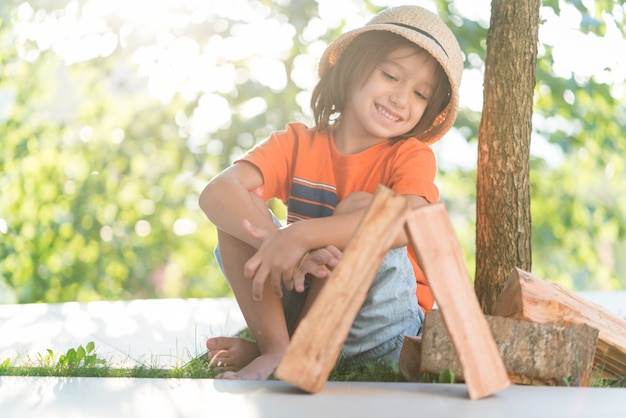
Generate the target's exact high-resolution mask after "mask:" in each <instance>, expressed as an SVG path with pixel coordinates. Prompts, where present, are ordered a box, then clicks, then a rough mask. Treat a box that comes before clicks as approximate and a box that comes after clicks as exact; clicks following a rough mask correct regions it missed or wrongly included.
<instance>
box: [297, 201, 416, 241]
mask: <svg viewBox="0 0 626 418" xmlns="http://www.w3.org/2000/svg"><path fill="white" fill-rule="evenodd" d="M404 197H405V198H406V199H407V200H408V201H409V207H410V208H412V209H415V208H418V207H420V206H424V205H427V204H428V201H427V200H426V199H425V198H423V197H422V196H417V195H404ZM372 199H373V195H371V194H368V197H367V198H366V199H363V200H361V202H360V204H359V207H357V208H354V209H353V210H349V211H347V212H343V213H339V214H335V215H333V216H329V217H325V218H316V219H307V220H304V221H299V222H296V223H294V224H292V225H291V227H295V229H296V230H297V231H293V232H294V234H295V235H297V236H301V237H306V238H307V247H309V248H311V249H313V248H322V247H325V246H327V245H333V246H335V247H337V248H339V249H340V250H342V251H343V250H344V249H345V247H346V245H347V244H348V241H349V240H350V237H351V236H352V234H353V232H354V231H355V230H356V228H357V226H358V224H359V222H360V221H361V218H362V217H363V215H364V214H365V211H366V210H367V208H368V206H369V204H370V202H371V200H372ZM407 244H408V239H407V237H406V234H405V233H404V231H403V230H402V231H400V233H399V234H398V236H397V237H396V239H395V240H394V243H393V247H394V248H397V247H402V246H405V245H407Z"/></svg>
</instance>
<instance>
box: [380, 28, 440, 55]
mask: <svg viewBox="0 0 626 418" xmlns="http://www.w3.org/2000/svg"><path fill="white" fill-rule="evenodd" d="M387 24H388V25H396V26H402V27H403V28H407V29H411V30H414V31H415V32H418V33H421V34H422V35H424V36H426V37H427V38H430V39H432V40H433V41H435V43H436V44H437V45H439V48H441V50H442V51H443V53H444V54H446V57H448V58H449V56H448V53H447V52H446V49H445V48H444V47H443V45H441V43H439V41H438V40H437V38H435V37H434V36H433V35H431V34H430V33H428V32H426V31H425V30H422V29H419V28H416V27H415V26H411V25H405V24H404V23H398V22H388V23H387Z"/></svg>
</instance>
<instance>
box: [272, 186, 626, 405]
mask: <svg viewBox="0 0 626 418" xmlns="http://www.w3.org/2000/svg"><path fill="white" fill-rule="evenodd" d="M402 228H404V229H405V231H406V233H407V236H408V237H409V244H410V246H411V247H412V249H413V250H414V251H415V254H416V255H417V256H418V259H419V262H420V265H421V267H422V269H423V270H424V273H425V275H426V277H427V279H428V281H429V284H430V286H431V289H432V292H433V295H434V296H435V299H436V301H437V305H438V309H436V310H433V311H431V312H429V313H428V314H427V315H426V320H425V323H424V331H423V336H422V337H406V339H405V344H404V347H403V349H402V353H401V356H400V370H401V371H402V372H403V374H404V375H405V376H406V377H407V378H408V379H409V380H414V381H419V380H420V379H421V375H422V374H423V373H432V374H438V373H441V372H443V371H445V370H449V371H451V372H452V373H453V375H454V376H455V377H456V379H457V380H458V381H464V382H465V383H466V386H467V390H468V395H469V397H470V399H481V398H484V397H487V396H490V395H492V394H494V393H496V392H498V391H500V390H502V389H504V388H506V387H508V386H509V385H510V384H511V382H514V383H522V384H550V385H555V384H564V385H566V384H569V385H589V384H590V382H591V380H592V375H594V374H595V373H594V371H595V372H597V373H600V374H601V375H602V376H605V377H615V376H619V377H623V376H626V321H625V320H623V319H621V318H618V317H617V316H615V315H613V314H612V313H611V312H609V311H607V310H606V309H603V308H602V307H600V306H597V305H594V304H592V303H590V302H587V301H585V300H583V299H582V298H580V297H578V296H576V295H575V294H573V293H572V292H570V291H568V290H567V289H565V288H563V287H561V286H558V285H556V284H554V283H551V282H547V281H544V280H540V279H538V278H536V277H534V276H532V275H531V274H529V273H527V272H524V271H522V270H519V269H514V270H513V272H512V274H511V276H510V278H509V280H508V282H507V285H506V287H505V289H504V291H503V292H502V294H501V296H500V298H499V300H498V303H497V306H496V310H495V314H494V316H489V317H487V316H485V315H484V314H483V312H482V310H481V309H480V306H479V303H478V299H477V297H476V294H475V293H474V289H473V287H472V284H471V280H470V277H469V274H468V272H467V267H466V264H465V261H464V258H463V253H462V251H461V246H460V244H459V242H458V240H457V238H456V234H455V233H454V229H453V227H452V224H451V223H450V219H449V217H448V214H447V212H446V209H445V206H444V205H443V204H442V203H438V204H432V205H428V206H424V207H422V208H419V209H409V208H408V207H407V202H406V200H405V199H404V198H403V197H402V196H398V195H396V194H394V193H393V192H392V191H390V190H389V189H387V188H384V187H379V189H378V190H377V192H376V195H375V196H374V200H373V202H372V204H371V205H370V207H369V209H368V211H367V212H366V214H365V215H364V218H363V220H362V222H361V224H360V225H359V227H358V228H357V230H356V231H355V233H354V235H353V237H352V239H351V241H350V243H349V244H348V246H347V247H346V249H345V251H344V254H343V257H342V260H341V262H340V263H339V265H338V266H337V267H336V268H335V270H334V271H333V273H332V275H331V277H329V278H328V279H327V283H326V285H325V286H324V288H323V290H322V291H321V292H320V294H319V295H318V298H317V300H316V301H315V303H314V304H313V306H312V307H311V310H310V311H309V313H308V314H307V316H306V317H305V318H303V319H302V321H301V322H300V325H299V326H298V328H297V329H296V331H295V333H294V335H293V337H292V340H291V343H290V345H289V347H288V349H287V352H286V353H285V356H284V358H283V359H282V361H281V363H280V364H279V365H278V368H277V369H276V372H275V375H276V377H277V378H279V379H282V380H285V381H287V382H290V383H291V384H293V385H295V386H297V387H298V388H300V389H302V390H304V391H307V392H310V393H315V392H317V391H319V390H321V389H322V388H323V386H324V384H325V382H326V381H327V380H328V376H329V374H330V372H331V370H332V368H333V367H334V365H335V363H336V361H337V359H338V357H339V354H340V351H341V347H342V345H343V343H344V341H345V339H346V338H347V335H348V332H349V330H350V327H351V325H352V322H353V321H354V318H355V317H356V315H357V313H358V310H359V308H360V306H361V305H362V303H363V301H364V300H365V297H366V293H367V290H368V288H369V287H370V285H371V283H372V280H373V279H374V276H375V275H376V272H377V270H378V267H379V266H380V263H381V262H382V259H383V257H384V255H385V253H386V252H387V251H388V250H389V248H390V247H391V244H392V241H393V239H394V237H395V236H396V234H397V233H398V232H399V231H401V229H402ZM494 336H495V337H494Z"/></svg>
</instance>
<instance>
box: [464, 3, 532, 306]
mask: <svg viewBox="0 0 626 418" xmlns="http://www.w3.org/2000/svg"><path fill="white" fill-rule="evenodd" d="M540 5H541V2H540V0H528V1H521V2H519V1H517V2H511V1H509V0H492V3H491V24H490V29H489V32H488V34H487V58H486V62H485V75H484V79H485V81H484V104H483V114H482V119H481V123H480V128H479V132H478V148H479V149H478V173H477V190H476V195H477V197H476V205H477V206H476V278H475V290H476V294H477V296H478V300H479V301H480V304H481V307H482V309H483V311H484V312H485V313H486V314H491V313H492V312H493V308H494V306H495V302H496V299H497V297H498V295H499V294H500V292H501V290H502V288H503V287H504V284H505V282H506V280H507V279H508V277H509V274H510V272H511V270H512V269H513V268H514V267H518V268H521V269H523V270H527V271H530V267H531V261H532V255H531V240H530V238H531V219H530V186H529V171H530V169H529V164H530V135H531V130H532V111H533V92H534V87H535V66H536V63H537V44H538V32H539V8H540Z"/></svg>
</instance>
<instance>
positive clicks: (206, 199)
mask: <svg viewBox="0 0 626 418" xmlns="http://www.w3.org/2000/svg"><path fill="white" fill-rule="evenodd" d="M212 188H213V185H212V184H211V183H209V184H207V185H206V186H205V187H204V189H203V190H202V192H201V193H200V197H199V198H198V206H200V209H202V211H203V212H204V213H207V211H208V210H209V208H210V207H211V197H212V195H213V194H212Z"/></svg>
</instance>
